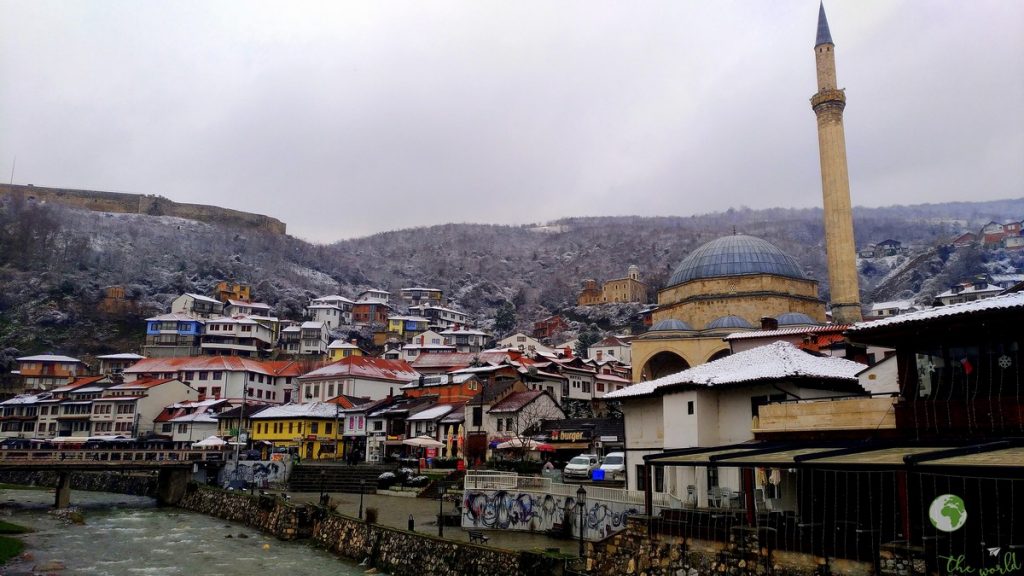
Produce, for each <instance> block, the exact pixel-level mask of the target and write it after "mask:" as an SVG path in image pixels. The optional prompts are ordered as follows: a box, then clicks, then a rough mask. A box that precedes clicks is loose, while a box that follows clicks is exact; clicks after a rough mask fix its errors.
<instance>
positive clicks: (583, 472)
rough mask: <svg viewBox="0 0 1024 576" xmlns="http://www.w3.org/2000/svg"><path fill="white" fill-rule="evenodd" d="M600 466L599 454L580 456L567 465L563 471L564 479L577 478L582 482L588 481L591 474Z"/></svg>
mask: <svg viewBox="0 0 1024 576" xmlns="http://www.w3.org/2000/svg"><path fill="white" fill-rule="evenodd" d="M598 465H599V462H598V459H597V454H580V455H579V456H575V457H573V459H572V460H569V463H568V464H566V465H565V468H564V469H563V470H562V478H577V479H580V480H586V479H588V478H590V473H591V472H593V471H594V470H595V469H596V468H597V467H598Z"/></svg>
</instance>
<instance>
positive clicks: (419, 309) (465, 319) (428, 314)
mask: <svg viewBox="0 0 1024 576" xmlns="http://www.w3.org/2000/svg"><path fill="white" fill-rule="evenodd" d="M409 313H410V314H416V315H418V316H423V317H424V318H426V319H427V320H429V321H430V329H431V330H437V331H441V330H447V329H448V328H460V327H463V326H466V325H468V324H469V314H466V313H465V312H462V311H459V310H453V309H451V308H445V307H443V306H431V305H428V304H420V305H419V306H412V307H410V308H409Z"/></svg>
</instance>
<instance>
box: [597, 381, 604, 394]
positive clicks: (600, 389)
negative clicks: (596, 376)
mask: <svg viewBox="0 0 1024 576" xmlns="http://www.w3.org/2000/svg"><path fill="white" fill-rule="evenodd" d="M597 391H598V392H604V382H598V383H597Z"/></svg>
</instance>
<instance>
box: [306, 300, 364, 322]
mask: <svg viewBox="0 0 1024 576" xmlns="http://www.w3.org/2000/svg"><path fill="white" fill-rule="evenodd" d="M353 304H355V302H353V301H352V300H349V299H348V298H345V297H344V296H338V295H331V296H324V297H322V298H314V299H313V300H311V301H310V303H309V306H307V307H306V316H308V317H309V318H310V319H311V320H313V321H315V322H323V323H324V324H326V325H327V328H328V329H330V330H335V329H337V328H338V327H340V326H348V325H351V324H352V305H353Z"/></svg>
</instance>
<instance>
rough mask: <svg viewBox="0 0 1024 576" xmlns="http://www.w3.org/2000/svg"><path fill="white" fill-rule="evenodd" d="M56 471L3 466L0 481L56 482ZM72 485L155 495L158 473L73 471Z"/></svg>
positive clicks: (28, 484) (52, 485)
mask: <svg viewBox="0 0 1024 576" xmlns="http://www.w3.org/2000/svg"><path fill="white" fill-rule="evenodd" d="M57 477H58V474H57V473H56V472H49V471H46V472H42V471H19V470H6V471H3V472H0V484H20V485H24V486H45V487H47V488H54V487H56V486H57ZM71 489H72V490H85V491H88V492H112V493H115V494H131V495H133V496H149V497H151V498H155V497H156V489H157V477H156V476H152V475H148V474H147V475H134V474H122V473H120V472H72V473H71Z"/></svg>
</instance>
